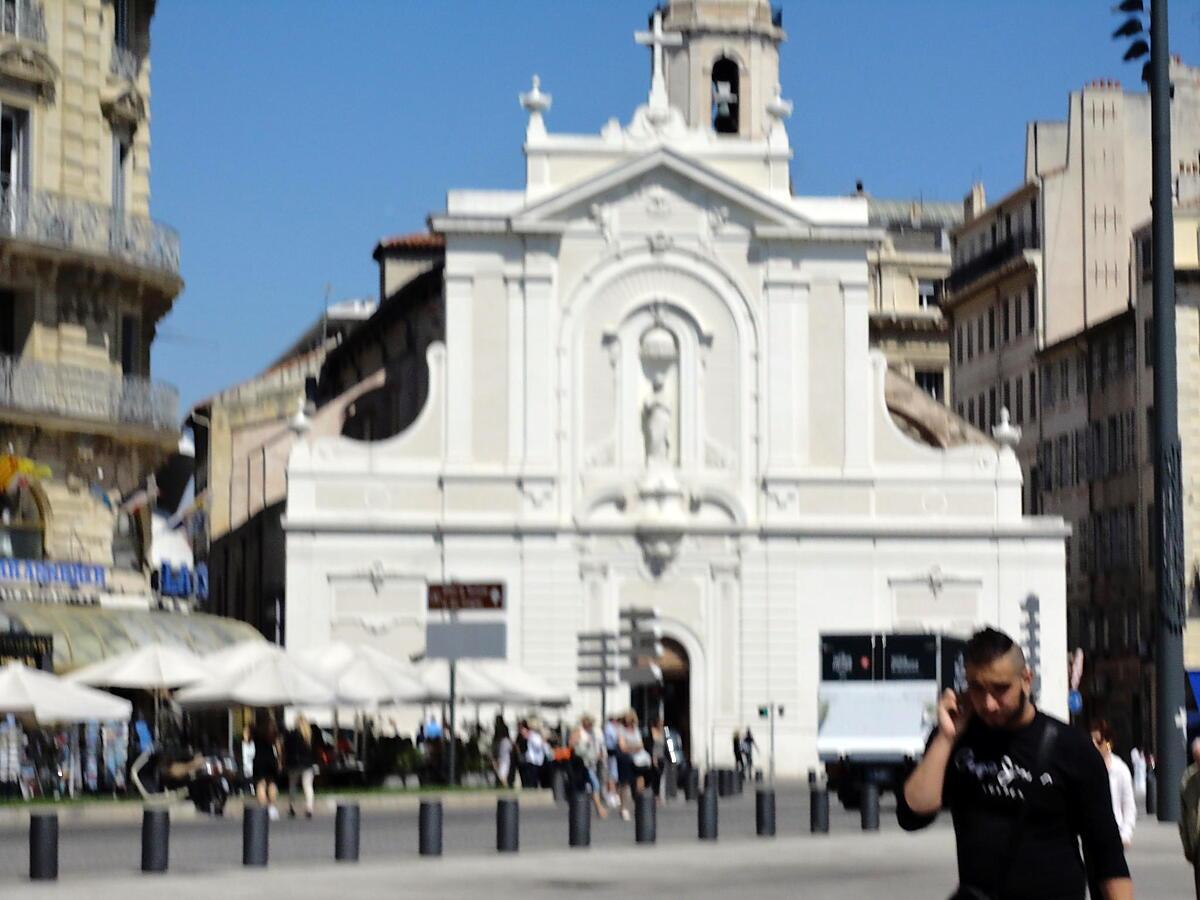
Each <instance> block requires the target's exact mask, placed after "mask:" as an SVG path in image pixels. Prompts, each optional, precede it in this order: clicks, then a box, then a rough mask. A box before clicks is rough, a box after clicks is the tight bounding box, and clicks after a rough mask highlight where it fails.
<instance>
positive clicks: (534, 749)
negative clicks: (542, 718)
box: [517, 719, 546, 790]
mask: <svg viewBox="0 0 1200 900" xmlns="http://www.w3.org/2000/svg"><path fill="white" fill-rule="evenodd" d="M517 732H518V733H519V734H520V736H521V739H522V740H523V741H524V746H525V752H524V754H523V755H522V756H521V757H520V758H519V760H518V766H519V767H520V770H521V787H522V788H524V789H526V790H528V789H529V788H538V787H541V786H542V769H543V768H544V767H545V765H546V739H545V738H543V737H542V735H541V732H539V731H538V730H537V729H536V728H533V727H531V726H530V724H529V722H527V721H526V720H525V719H522V720H521V721H520V722H519V723H518V724H517Z"/></svg>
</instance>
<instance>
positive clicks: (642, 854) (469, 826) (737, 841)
mask: <svg viewBox="0 0 1200 900" xmlns="http://www.w3.org/2000/svg"><path fill="white" fill-rule="evenodd" d="M778 813H779V834H778V836H777V837H775V838H774V839H759V838H756V837H755V835H754V800H753V795H752V794H750V793H747V794H744V795H742V796H740V797H734V798H725V799H723V800H722V804H721V816H720V836H719V839H718V841H717V842H716V843H715V844H714V843H708V842H700V841H699V840H697V839H696V810H695V806H694V805H692V804H684V803H682V802H679V803H677V804H675V805H673V806H668V807H667V808H665V809H663V810H662V811H661V812H660V815H659V823H658V825H659V828H658V831H659V834H658V837H659V841H658V844H657V845H655V846H637V845H635V844H634V832H633V824H632V823H626V822H622V821H620V819H618V818H617V817H615V816H610V817H609V818H608V819H606V820H604V821H596V820H593V823H592V825H593V831H592V846H591V847H590V848H588V849H569V848H567V846H566V845H567V836H566V811H565V809H563V808H561V807H559V808H552V807H546V806H544V805H543V806H536V807H535V806H532V805H530V806H528V807H524V808H522V815H521V852H520V853H519V854H517V855H515V856H510V855H504V856H501V855H498V854H496V852H495V850H494V846H495V845H494V836H495V831H494V828H495V824H494V823H495V816H494V813H493V811H492V808H491V806H490V805H485V804H483V803H480V804H477V805H476V806H475V808H469V807H468V808H463V807H457V808H455V807H448V808H447V810H446V815H445V829H444V835H445V855H444V856H443V857H441V858H440V859H432V858H431V859H422V858H420V857H418V856H417V853H416V847H417V832H416V814H415V811H413V810H394V809H393V810H370V809H369V808H364V811H363V824H362V828H363V831H362V861H361V862H359V863H357V864H337V863H334V862H333V859H332V857H333V816H332V814H331V813H330V812H329V811H327V810H326V811H322V812H321V814H319V815H318V816H317V817H316V818H315V819H314V820H312V821H311V822H310V821H305V820H302V819H301V820H287V819H284V820H283V821H281V822H277V823H273V825H272V832H271V863H270V866H269V867H268V868H267V869H266V870H248V869H245V868H243V867H242V866H241V864H240V863H241V822H240V819H238V818H236V817H231V818H228V819H225V820H219V819H207V818H200V819H195V820H190V821H181V822H178V823H176V824H175V825H174V826H173V828H172V834H171V871H170V872H169V873H168V874H166V875H142V874H141V873H140V872H138V871H137V866H138V860H139V858H140V857H139V852H140V851H139V832H138V827H137V826H136V825H134V824H78V825H76V824H70V825H68V824H64V825H63V828H62V835H61V844H60V869H61V875H60V880H59V881H58V882H57V883H55V884H30V883H29V882H28V881H27V880H26V876H27V872H28V868H27V866H28V857H27V849H26V848H27V844H26V841H25V834H24V831H23V830H22V829H19V828H12V827H10V828H5V829H0V847H3V852H0V896H3V897H6V898H7V897H37V898H47V900H48V898H59V897H62V898H68V897H70V898H77V897H80V896H84V895H85V894H86V895H88V896H92V897H120V898H122V900H136V898H142V897H145V898H152V897H153V898H161V897H162V896H164V894H169V895H170V896H171V897H172V898H191V897H195V898H212V897H214V896H217V897H221V898H222V900H235V898H242V897H245V898H250V897H263V896H266V897H282V896H287V897H288V898H289V900H303V898H324V897H334V896H350V897H355V898H362V897H384V896H386V897H418V896H420V897H431V896H437V897H489V898H506V897H512V898H522V900H526V898H540V897H559V896H562V895H564V894H580V895H581V896H586V897H589V898H622V900H626V898H630V897H643V896H644V897H651V896H653V897H677V896H688V897H690V898H696V897H698V898H706V897H713V898H716V897H729V896H738V895H741V896H744V897H756V898H757V897H766V898H774V897H779V898H782V897H789V898H792V897H813V898H830V900H843V898H844V900H850V898H855V900H858V898H865V897H877V896H884V895H886V896H887V897H888V898H889V900H908V898H912V900H929V898H937V897H942V896H945V895H948V893H949V891H950V888H951V887H952V885H953V884H954V882H955V867H954V837H953V832H952V831H951V829H950V828H949V826H948V823H945V822H939V823H938V824H937V825H936V826H934V827H933V828H930V829H928V830H926V831H925V832H922V833H919V834H915V835H913V834H905V833H904V832H902V831H900V830H899V828H897V826H896V825H895V818H894V814H892V813H891V811H890V810H885V811H884V815H883V827H882V829H881V830H880V832H879V833H877V834H864V833H862V832H861V831H860V830H859V827H858V819H857V817H856V816H853V815H849V814H845V813H843V812H841V811H840V810H837V809H836V808H835V809H834V810H833V816H832V828H831V833H830V834H829V835H825V836H812V835H809V834H807V833H806V832H807V823H808V809H807V798H806V796H805V792H804V791H803V790H800V789H793V790H786V789H785V790H783V791H782V792H781V794H780V798H779V806H778ZM1130 863H1131V867H1132V869H1133V873H1134V879H1135V884H1136V888H1137V896H1138V897H1139V898H1141V900H1181V898H1186V897H1188V896H1190V894H1189V891H1190V881H1191V879H1190V871H1189V870H1188V869H1187V867H1186V866H1185V865H1184V863H1183V862H1182V859H1181V857H1180V853H1179V840H1178V836H1177V833H1176V830H1175V828H1174V827H1173V826H1168V825H1160V824H1159V823H1157V822H1154V821H1152V820H1146V819H1143V821H1142V823H1141V825H1140V827H1139V830H1138V832H1137V836H1136V843H1135V847H1134V849H1133V851H1132V852H1131V854H1130Z"/></svg>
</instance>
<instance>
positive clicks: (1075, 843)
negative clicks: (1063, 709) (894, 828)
mask: <svg viewBox="0 0 1200 900" xmlns="http://www.w3.org/2000/svg"><path fill="white" fill-rule="evenodd" d="M1050 723H1053V724H1054V727H1055V728H1057V730H1058V734H1057V737H1056V739H1055V742H1054V745H1053V749H1052V750H1051V752H1050V755H1049V760H1048V761H1047V764H1046V766H1045V769H1044V770H1039V769H1038V766H1037V757H1038V747H1039V745H1040V744H1041V741H1042V732H1043V731H1045V729H1046V727H1047V725H1049V724H1050ZM898 795H899V796H898V804H897V815H898V818H899V820H900V826H901V827H902V828H904V829H905V830H907V831H914V830H916V829H918V828H924V827H925V826H926V825H928V824H930V823H931V822H932V821H933V820H934V818H936V815H937V814H936V813H934V814H933V815H929V816H921V815H918V814H917V813H914V812H913V811H912V810H911V809H910V808H909V807H908V804H907V803H906V802H905V800H904V792H903V791H899V792H898ZM1025 803H1028V804H1029V812H1028V813H1027V814H1026V818H1025V822H1024V825H1023V826H1022V833H1021V838H1020V842H1019V844H1018V845H1017V848H1016V852H1015V854H1013V853H1012V851H1010V850H1009V847H1010V845H1011V840H1012V834H1013V829H1014V828H1016V826H1017V824H1018V821H1019V817H1020V815H1021V808H1022V806H1023V805H1024V804H1025ZM942 805H943V808H944V809H949V810H950V814H951V816H952V817H953V819H954V836H955V843H956V844H957V848H958V877H959V881H960V883H962V884H964V885H970V886H972V887H975V888H978V889H980V890H983V891H985V892H990V893H991V894H993V895H994V894H995V892H996V891H997V890H998V888H999V886H1000V885H1001V875H1002V873H1001V871H1000V869H1001V867H1002V865H1003V863H1004V859H1003V858H1004V857H1005V856H1006V855H1009V856H1010V857H1011V858H1012V860H1013V862H1012V866H1011V869H1010V871H1009V874H1008V876H1007V880H1006V881H1005V882H1003V883H1004V886H1005V890H1004V894H1003V897H1004V898H1006V900H1007V898H1012V900H1082V898H1083V896H1084V889H1085V885H1086V877H1085V870H1084V861H1083V859H1082V858H1080V855H1079V847H1080V843H1081V842H1082V845H1083V852H1084V855H1085V856H1086V858H1087V871H1089V872H1090V873H1091V876H1092V878H1094V879H1096V880H1097V881H1103V880H1105V879H1108V878H1127V877H1128V876H1129V868H1128V867H1127V866H1126V864H1125V852H1124V849H1123V848H1122V846H1121V837H1120V834H1119V833H1118V831H1117V823H1116V820H1115V819H1114V818H1113V811H1112V799H1111V795H1110V793H1109V786H1108V770H1107V769H1106V768H1105V766H1104V760H1103V758H1101V756H1100V753H1099V752H1098V751H1097V750H1096V748H1095V747H1094V746H1093V745H1092V742H1091V741H1090V740H1089V738H1088V735H1086V734H1084V733H1083V732H1082V731H1080V730H1079V729H1076V728H1071V727H1069V726H1067V725H1065V724H1063V723H1062V722H1060V721H1058V720H1057V719H1051V718H1050V717H1049V716H1046V715H1043V714H1042V713H1040V712H1039V713H1038V714H1037V715H1036V716H1035V717H1034V720H1033V721H1032V722H1031V723H1030V724H1029V725H1027V726H1025V727H1024V728H1019V729H1017V730H1016V731H1006V730H998V729H993V728H988V727H987V726H986V725H985V724H984V723H983V722H981V721H979V720H978V719H974V720H972V721H971V722H970V724H968V726H967V730H966V733H965V734H964V735H963V736H962V739H961V740H960V741H959V742H958V743H957V744H956V745H955V747H954V750H953V751H952V752H951V754H950V760H949V762H948V763H947V765H946V779H945V782H944V784H943V787H942Z"/></svg>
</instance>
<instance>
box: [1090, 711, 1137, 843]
mask: <svg viewBox="0 0 1200 900" xmlns="http://www.w3.org/2000/svg"><path fill="white" fill-rule="evenodd" d="M1088 732H1089V733H1090V734H1091V736H1092V743H1093V744H1095V746H1096V749H1097V750H1099V751H1100V756H1101V757H1102V758H1103V759H1104V765H1105V766H1106V767H1107V769H1108V785H1109V790H1110V792H1111V794H1112V804H1113V818H1115V819H1116V820H1117V831H1118V832H1120V835H1121V844H1122V845H1124V847H1125V849H1127V850H1128V849H1129V846H1130V844H1132V843H1133V829H1134V828H1135V827H1136V826H1137V801H1136V800H1135V799H1134V796H1133V775H1132V774H1131V773H1130V771H1129V766H1127V765H1125V761H1124V760H1123V759H1121V757H1119V756H1117V754H1115V753H1113V745H1112V728H1111V727H1110V726H1109V724H1108V722H1107V720H1105V719H1094V720H1093V721H1092V723H1091V725H1090V726H1088Z"/></svg>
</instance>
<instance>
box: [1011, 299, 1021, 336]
mask: <svg viewBox="0 0 1200 900" xmlns="http://www.w3.org/2000/svg"><path fill="white" fill-rule="evenodd" d="M1012 307H1013V331H1014V333H1015V334H1016V336H1017V337H1020V336H1021V332H1022V319H1021V298H1020V297H1013V298H1012Z"/></svg>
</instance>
